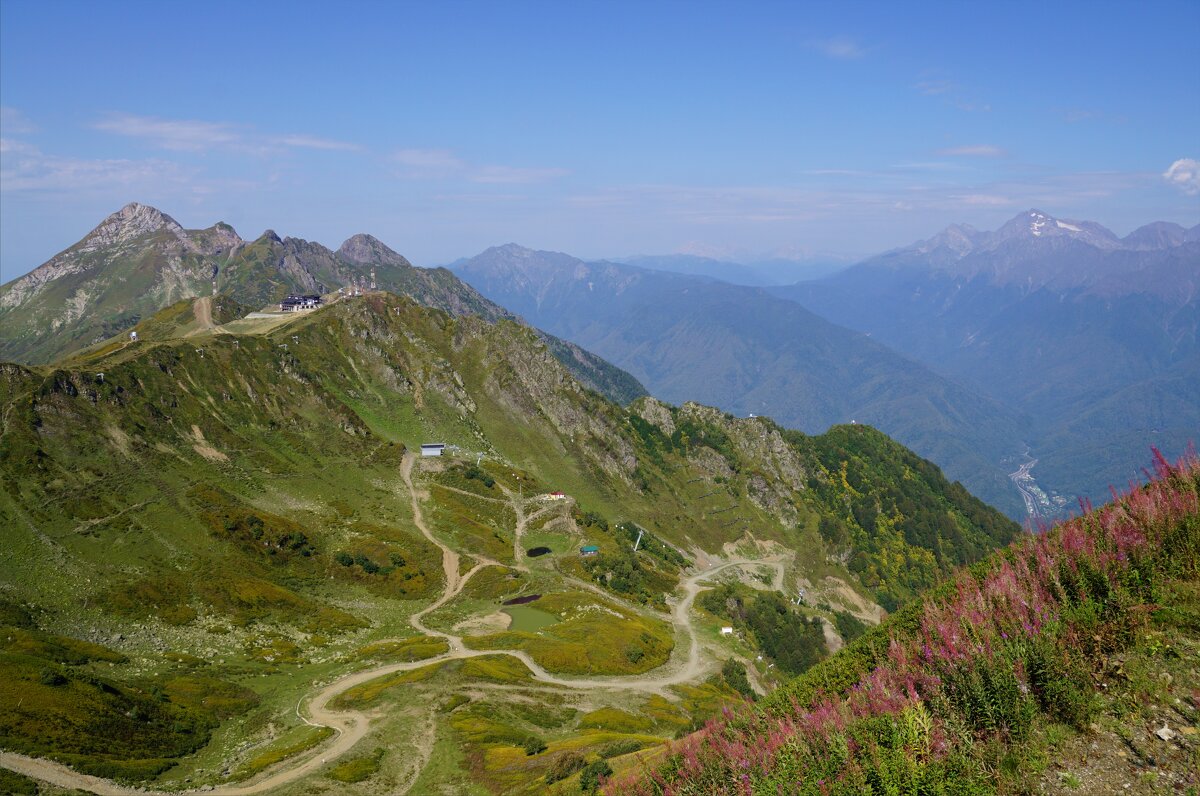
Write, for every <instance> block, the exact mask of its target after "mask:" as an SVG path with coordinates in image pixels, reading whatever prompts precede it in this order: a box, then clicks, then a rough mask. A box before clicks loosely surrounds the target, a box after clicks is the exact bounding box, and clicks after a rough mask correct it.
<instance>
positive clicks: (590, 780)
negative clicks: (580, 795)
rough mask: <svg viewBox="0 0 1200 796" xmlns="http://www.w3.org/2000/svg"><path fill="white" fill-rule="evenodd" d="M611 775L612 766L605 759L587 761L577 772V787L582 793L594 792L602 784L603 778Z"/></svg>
mask: <svg viewBox="0 0 1200 796" xmlns="http://www.w3.org/2000/svg"><path fill="white" fill-rule="evenodd" d="M611 776H612V767H611V766H610V765H609V764H608V761H607V760H597V761H596V762H595V763H588V764H587V765H586V766H584V767H583V771H581V772H580V773H579V789H580V790H581V791H583V792H584V793H595V792H596V791H597V790H599V788H600V786H601V785H603V784H604V780H606V779H607V778H608V777H611Z"/></svg>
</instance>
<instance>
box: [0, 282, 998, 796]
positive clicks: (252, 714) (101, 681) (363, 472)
mask: <svg viewBox="0 0 1200 796" xmlns="http://www.w3.org/2000/svg"><path fill="white" fill-rule="evenodd" d="M235 314H236V313H235ZM192 315H193V319H192V320H189V318H188V307H187V306H186V305H178V306H173V307H169V308H168V309H166V310H164V311H163V312H162V313H160V314H159V315H158V316H156V317H155V318H152V319H149V320H146V321H143V322H142V326H141V327H139V328H141V329H143V330H144V331H145V335H144V336H142V339H140V340H138V341H136V342H131V341H130V340H129V339H128V337H127V336H124V335H122V336H119V337H117V338H115V339H113V340H112V341H110V342H108V343H106V344H102V345H100V346H98V347H96V348H94V349H91V350H88V351H86V352H82V353H81V354H79V355H78V356H76V357H75V358H73V359H72V360H70V361H69V362H66V363H64V364H61V365H59V366H45V367H32V368H31V367H26V366H21V365H15V364H8V365H3V366H0V422H2V426H0V442H2V444H0V472H2V473H3V483H4V490H3V493H2V494H0V524H2V527H3V528H4V542H5V544H4V554H3V555H2V556H0V584H3V587H2V589H0V599H2V600H3V604H4V606H5V608H4V611H5V613H4V615H3V616H2V617H0V621H3V623H4V624H5V626H6V630H7V633H6V634H5V633H0V638H7V639H8V640H7V642H6V646H4V647H3V648H2V649H0V667H3V668H4V672H3V676H0V681H2V682H4V683H6V686H5V688H6V689H7V690H6V691H5V692H4V693H3V694H2V695H0V704H3V705H4V707H5V710H4V711H3V718H0V748H4V749H7V750H10V751H14V752H21V753H24V754H28V755H33V756H35V757H49V758H53V759H54V760H58V761H61V762H63V763H66V764H68V765H70V766H72V767H74V768H75V769H76V770H80V771H87V772H92V773H96V774H100V775H102V776H109V777H116V778H118V779H123V780H131V781H137V782H142V783H148V784H151V785H153V786H154V787H162V788H167V789H173V788H180V787H183V786H184V785H187V784H213V785H219V784H221V783H225V782H228V781H230V780H231V779H233V780H238V779H245V778H251V781H253V782H263V781H266V782H277V784H278V791H279V792H284V793H288V792H295V793H301V792H304V793H311V792H317V791H319V790H321V789H323V788H333V787H335V785H334V783H342V784H338V785H336V787H338V788H342V787H351V786H350V785H345V784H344V779H342V778H349V781H353V782H358V781H359V780H357V779H355V778H356V777H359V776H360V774H361V775H362V779H361V782H363V783H365V784H363V785H361V787H363V788H369V787H374V786H379V785H380V784H384V785H387V783H391V784H390V785H387V786H388V787H397V788H399V787H400V786H401V785H405V784H407V785H412V786H413V787H414V789H415V790H414V792H422V789H425V790H432V789H435V788H441V787H452V788H453V787H458V786H461V789H462V792H473V791H472V789H474V791H475V792H521V791H528V792H543V791H544V789H545V788H546V787H547V786H548V785H549V784H550V783H551V782H552V781H553V782H560V783H564V784H562V785H561V786H560V785H556V786H555V787H568V786H570V787H574V784H573V783H576V782H578V780H579V771H580V769H581V768H583V767H584V766H586V765H588V764H590V763H592V762H594V761H595V760H597V759H608V758H612V759H615V758H616V757H619V756H622V755H626V754H628V753H630V752H632V751H635V750H639V749H644V748H648V747H652V746H656V745H658V744H661V743H662V742H663V741H664V740H666V739H669V738H671V737H673V736H674V735H675V734H676V733H678V732H680V731H684V730H686V729H688V728H689V727H690V726H692V723H693V722H694V721H696V720H697V718H698V717H704V716H707V715H711V714H712V713H714V712H715V711H718V710H719V709H720V706H721V705H722V704H729V703H730V702H731V701H736V700H737V699H739V698H740V696H739V693H740V692H744V691H745V690H746V689H747V688H748V687H750V684H751V682H752V683H753V686H754V687H755V688H757V689H759V690H763V691H765V690H768V689H770V688H771V687H772V686H773V684H774V683H776V682H778V681H779V678H778V669H777V668H772V664H773V663H774V660H775V657H774V656H779V655H781V654H782V653H780V652H779V651H778V650H775V648H774V647H772V646H771V643H770V639H769V638H767V637H765V636H762V635H761V634H760V635H758V636H756V635H754V633H753V632H750V631H747V632H744V633H743V632H741V631H739V632H738V633H736V634H734V635H732V636H722V635H721V634H720V633H719V632H718V631H719V629H720V626H721V625H722V624H725V623H726V620H725V619H724V618H723V617H722V616H719V615H718V614H716V613H712V612H710V611H708V610H707V609H705V608H702V607H700V606H699V605H697V606H695V607H694V608H693V607H692V605H691V599H692V597H693V596H694V594H695V592H696V591H698V590H699V589H700V588H701V586H700V584H701V583H705V584H710V583H717V582H724V583H728V584H730V585H731V586H733V587H734V588H737V589H751V590H753V593H754V594H762V595H763V597H762V599H764V600H767V599H775V598H774V597H772V598H768V597H767V596H766V595H776V596H777V597H778V598H779V599H780V604H781V605H783V606H785V608H784V613H783V614H781V615H780V616H781V619H780V620H779V621H782V623H783V624H782V625H781V627H783V628H787V627H792V626H793V625H794V623H796V622H807V623H810V624H811V626H812V627H814V628H816V629H817V630H819V631H821V632H820V637H819V638H816V639H814V641H813V645H812V652H813V658H812V659H813V660H816V659H819V658H820V657H822V656H823V655H824V654H825V653H826V651H827V648H828V644H830V643H835V642H836V643H841V639H840V637H839V633H838V631H837V630H836V628H846V627H850V626H851V625H850V624H848V622H849V623H854V622H867V623H870V622H872V621H874V620H875V619H876V618H877V617H878V615H879V609H878V607H877V603H880V602H882V603H884V604H885V605H889V606H891V605H896V604H900V603H902V602H904V601H907V600H909V599H911V598H912V597H913V595H915V594H916V593H917V591H918V590H919V589H921V588H924V587H925V586H926V585H927V584H928V583H931V582H933V581H934V580H936V579H937V578H938V577H940V576H941V575H942V574H944V573H947V572H949V571H950V570H951V569H952V568H953V567H954V566H955V565H956V564H958V563H961V562H964V561H971V560H975V559H976V558H978V557H979V556H980V555H982V554H983V553H985V552H986V551H987V550H989V549H992V548H993V547H995V546H997V545H999V544H1003V543H1006V542H1007V541H1008V540H1010V539H1012V538H1013V537H1014V536H1015V534H1016V533H1017V532H1018V529H1017V527H1016V526H1015V525H1013V524H1012V523H1011V522H1009V521H1007V520H1005V519H1004V518H1003V517H1001V516H1000V515H999V514H997V513H996V512H995V511H993V510H991V509H989V508H987V507H985V506H984V505H983V504H981V503H979V502H978V501H977V500H975V499H974V498H972V497H971V496H970V495H968V494H967V493H966V492H965V490H963V489H962V488H961V487H959V486H957V485H955V484H950V483H948V482H947V481H946V480H945V479H944V478H943V477H942V475H941V473H940V472H939V471H938V470H937V468H936V467H934V466H933V465H931V464H929V463H928V462H926V461H924V460H921V459H920V458H918V457H916V456H914V455H913V454H911V453H910V452H908V451H907V450H905V449H904V448H902V447H901V446H899V445H897V444H896V443H894V442H892V441H891V440H889V439H887V438H886V437H885V436H883V435H882V434H880V433H879V432H877V431H874V430H873V429H870V428H868V427H865V426H846V427H840V428H837V429H834V430H833V431H831V432H830V434H828V435H825V436H822V437H807V436H805V435H803V434H799V433H797V432H790V431H785V430H783V429H780V428H779V427H777V426H775V425H774V424H773V423H772V422H771V421H769V420H767V419H763V418H755V419H737V418H733V417H732V416H730V415H726V414H724V413H721V412H719V411H717V410H714V409H710V408H707V407H703V406H699V405H696V404H687V405H684V406H682V407H673V406H669V405H666V404H663V403H661V402H658V401H655V400H653V399H650V398H642V399H639V400H637V401H635V402H634V403H633V404H631V405H630V406H629V407H627V408H626V407H622V406H620V405H619V404H616V403H613V402H611V401H609V400H608V399H606V398H604V397H602V396H601V395H599V394H598V393H596V392H592V391H590V390H588V389H585V388H584V387H582V386H581V385H580V384H579V382H578V381H576V380H575V378H574V377H573V376H572V375H571V374H570V373H569V371H568V370H567V369H566V368H565V367H564V365H563V364H562V363H561V362H560V361H559V360H558V359H557V358H556V357H555V356H554V355H553V353H552V352H551V350H550V349H549V348H548V347H547V346H546V345H545V343H543V342H542V340H541V339H540V338H539V336H538V335H537V334H536V333H535V332H534V331H533V330H530V329H529V328H528V327H524V326H522V325H520V324H518V323H516V322H513V321H509V320H502V321H500V322H499V323H489V322H487V321H485V320H483V319H480V318H478V317H475V316H465V317H454V316H452V315H450V314H447V313H446V312H442V311H440V310H434V309H429V308H425V307H422V306H420V305H419V304H417V303H416V302H414V301H413V300H411V299H408V298H403V297H397V296H392V295H388V294H382V293H373V294H369V295H367V296H364V297H362V298H358V299H346V300H343V301H340V302H336V303H334V304H332V305H330V306H328V307H326V308H324V309H321V310H318V311H315V312H312V313H306V314H303V315H298V316H294V317H289V318H282V319H257V320H256V319H248V320H236V321H230V322H227V323H225V324H224V325H223V326H220V327H218V328H214V329H207V330H204V329H200V330H197V329H196V328H195V327H194V325H193V321H194V316H195V311H194V308H193V312H192ZM172 330H176V331H175V332H173V331H172ZM177 332H182V333H184V334H188V335H190V336H187V337H183V338H179V337H173V336H172V335H173V334H174V333H177ZM429 441H439V442H445V443H447V444H449V445H450V446H452V447H451V449H450V451H449V453H448V455H447V456H445V457H443V458H440V459H433V460H424V461H422V460H420V459H419V457H416V456H415V455H414V453H413V452H414V451H415V450H416V448H417V447H418V446H419V444H420V443H423V442H429ZM552 491H561V492H564V493H565V497H564V498H563V499H561V500H546V499H544V498H543V497H541V496H542V495H545V494H547V493H550V492H552ZM635 544H636V545H637V548H638V549H637V551H636V552H634V550H633V547H634V545H635ZM583 545H594V546H595V547H596V548H597V549H598V552H597V553H596V554H595V555H594V556H591V557H583V556H580V555H579V551H580V549H581V546H583ZM542 548H544V549H545V550H546V553H545V554H544V555H541V554H539V555H537V556H536V557H535V556H534V555H533V553H532V552H531V551H534V550H538V549H542ZM800 588H804V589H805V590H806V599H805V601H804V604H803V605H801V606H793V605H791V604H790V602H789V600H790V599H791V598H792V597H793V596H794V595H795V594H796V593H797V590H798V589H800ZM689 595H691V596H689ZM513 599H516V600H517V602H516V603H514V604H513V605H511V606H505V605H502V603H504V602H505V601H508V600H513ZM766 604H767V603H764V604H763V605H766ZM855 617H857V619H856V618H855ZM764 627H765V625H764ZM764 632H765V631H764ZM780 632H791V631H790V630H781V631H780ZM830 639H832V640H833V641H830ZM836 643H835V645H836ZM758 655H764V656H765V657H764V659H761V660H758V659H756V656H758ZM726 660H733V661H735V662H740V663H737V665H733V664H730V665H727V666H724V667H723V666H722V661H726ZM779 660H782V658H779ZM739 666H740V667H741V668H740V669H739ZM722 671H725V673H724V674H722V673H721V672H722ZM739 671H740V672H742V673H741V674H739ZM355 672H362V673H363V676H364V677H365V678H366V679H364V680H363V681H362V682H361V683H359V684H358V685H354V686H353V687H351V686H350V685H349V684H348V685H346V686H344V687H343V686H336V687H335V686H331V687H330V688H336V690H334V691H329V690H328V689H326V691H328V693H326V692H325V691H321V690H320V689H318V688H317V687H316V686H315V685H314V684H316V683H330V682H331V681H334V680H336V679H337V678H339V677H343V676H349V675H352V674H353V673H355ZM597 677H598V678H599V679H595V678H597ZM747 677H748V678H749V680H747ZM614 678H615V680H614ZM610 682H611V683H612V684H609V683H610ZM480 683H483V684H487V683H492V684H500V685H505V686H512V685H515V686H518V687H519V688H520V689H525V696H522V693H521V692H520V691H517V692H509V691H504V690H500V691H494V692H493V691H489V690H487V689H483V690H480V686H479V685H478V684H480ZM397 686H403V689H398V688H397ZM529 694H533V695H535V696H536V697H537V699H539V700H543V701H545V704H546V707H545V708H544V709H540V710H537V711H535V710H533V709H532V708H530V707H529V705H528V702H527V699H528V695H529ZM522 700H526V701H522ZM298 703H299V704H300V705H301V707H302V709H303V710H305V711H308V712H309V713H310V715H312V716H313V717H314V718H316V719H319V721H315V722H314V723H317V724H320V723H322V722H325V726H340V725H338V724H337V723H336V722H338V721H343V720H349V719H342V718H336V719H335V718H329V719H321V716H323V715H325V714H324V713H321V712H320V711H326V712H329V711H331V712H332V713H330V715H331V716H336V717H342V716H347V715H349V716H355V715H358V714H357V713H354V712H353V711H361V710H370V711H371V712H372V715H375V716H377V718H374V719H368V718H361V719H355V721H361V722H362V726H365V727H367V728H368V739H367V740H363V741H361V742H354V741H353V740H352V741H346V740H345V739H347V738H351V736H352V734H346V733H343V734H342V735H335V736H332V737H330V736H329V734H328V731H327V730H319V729H315V728H311V727H308V726H307V725H306V724H305V723H304V722H303V721H301V719H300V716H299V714H298V713H297V710H298V708H297V705H298ZM347 711H350V713H347ZM380 711H382V712H380ZM108 737H112V738H115V739H119V743H116V742H114V743H112V744H106V745H97V743H96V739H98V738H108ZM420 738H430V739H433V740H431V741H430V743H432V744H433V745H432V747H428V748H426V747H424V746H422V745H421V743H417V741H415V740H414V739H420ZM341 743H350V744H351V745H350V746H347V747H345V748H342V747H340V746H338V744H341ZM413 743H417V746H416V747H413V746H412V744H413ZM376 747H378V748H380V749H383V750H384V751H383V752H381V753H380V754H379V755H378V756H373V755H374V754H375V753H374V752H372V751H371V750H373V749H375V748H376ZM531 750H532V751H531ZM316 754H321V755H323V756H325V757H327V758H328V759H329V760H330V763H329V765H328V766H327V767H325V768H321V767H320V766H318V767H317V768H318V769H320V770H319V771H318V772H317V773H314V774H304V775H303V776H302V775H301V774H302V772H299V769H297V765H298V763H297V761H303V760H306V759H308V758H309V757H311V756H313V755H316ZM413 761H423V762H420V764H419V765H416V766H415V767H414V766H413V765H412V763H413ZM577 761H578V765H577ZM0 762H4V764H5V766H8V764H9V761H6V760H4V759H3V758H0ZM13 765H17V764H16V763H14V764H13ZM364 772H365V773H364ZM272 778H278V779H272ZM320 783H325V784H320ZM372 783H374V785H372ZM454 783H458V785H455V784H454ZM355 787H358V786H355ZM481 789H482V790H481ZM364 792H366V791H364Z"/></svg>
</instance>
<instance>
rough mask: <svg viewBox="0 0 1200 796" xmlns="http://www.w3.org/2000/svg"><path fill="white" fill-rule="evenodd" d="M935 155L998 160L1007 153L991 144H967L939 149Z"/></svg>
mask: <svg viewBox="0 0 1200 796" xmlns="http://www.w3.org/2000/svg"><path fill="white" fill-rule="evenodd" d="M937 154H939V155H943V156H947V157H973V158H999V157H1004V156H1005V155H1007V154H1008V153H1007V152H1006V151H1005V150H1004V149H1002V148H1000V147H998V146H995V145H993V144H968V145H966V146H955V147H949V148H947V149H939V150H938V151H937Z"/></svg>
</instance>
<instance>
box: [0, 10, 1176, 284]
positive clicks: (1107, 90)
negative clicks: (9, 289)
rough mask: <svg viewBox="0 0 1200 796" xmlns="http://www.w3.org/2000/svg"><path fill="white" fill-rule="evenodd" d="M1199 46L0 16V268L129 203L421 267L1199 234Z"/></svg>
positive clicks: (1171, 37)
mask: <svg viewBox="0 0 1200 796" xmlns="http://www.w3.org/2000/svg"><path fill="white" fill-rule="evenodd" d="M1197 41H1200V3H1198V2H1195V0H1188V1H1187V2H1175V3H1173V2H1142V3H1132V2H1131V3H1117V2H1102V3H1096V2H1094V1H1093V2H1082V3H1071V2H1061V3H1044V2H1042V3H1028V4H1025V3H982V2H978V3H977V2H966V3H916V2H904V3H895V2H887V3H838V4H833V3H821V4H817V3H813V4H806V3H799V2H789V3H745V2H742V3H717V2H710V3H646V2H639V3H616V2H606V3H594V4H593V3H583V2H580V3H562V2H545V3H455V2H444V3H421V4H418V3H382V2H378V3H376V2H372V3H339V4H332V3H304V2H292V3H268V2H255V3H221V2H205V3H194V4H192V3H184V2H171V3H163V2H154V3H133V2H123V3H122V2H118V3H104V4H100V3H92V2H89V3H83V2H55V3H46V2H30V1H29V0H4V2H2V3H0V105H2V106H3V116H2V118H0V138H2V139H3V144H2V145H0V267H2V271H3V273H2V279H3V280H5V281H7V280H9V279H12V278H15V277H16V276H19V275H20V274H22V273H24V272H26V271H28V270H30V269H31V268H33V267H34V266H36V265H38V264H39V263H41V262H43V261H44V260H46V259H48V258H49V257H50V256H52V255H53V254H54V253H56V252H57V251H59V250H60V249H62V248H65V247H66V246H68V245H70V244H71V243H73V242H74V241H76V240H78V239H79V238H80V237H81V236H82V235H84V234H85V233H86V232H87V231H88V230H89V229H90V228H91V227H93V226H94V225H95V224H96V223H98V222H99V221H100V219H102V218H103V217H104V216H105V215H107V214H108V213H110V212H112V211H114V210H116V209H117V208H119V207H120V206H121V205H123V204H125V203H126V202H129V201H141V202H146V203H150V204H153V205H155V206H157V207H159V208H161V209H162V210H164V211H166V212H167V213H170V214H171V215H173V216H174V217H175V218H177V219H178V220H179V221H180V222H181V223H183V224H184V225H185V226H188V227H202V226H208V225H210V224H212V223H214V222H216V221H218V220H224V221H228V222H229V223H231V224H233V225H234V226H235V227H236V228H237V229H238V231H239V232H240V233H241V234H242V236H243V237H251V238H252V237H255V236H257V235H258V234H259V233H261V232H262V231H263V230H264V229H266V228H268V227H269V228H274V229H275V230H277V231H278V232H279V233H280V234H285V235H293V236H298V237H304V238H308V239H310V240H318V241H321V242H323V243H325V244H327V245H330V246H337V245H338V244H339V243H340V242H341V241H342V240H343V239H345V238H346V237H348V236H349V235H351V234H353V233H356V232H361V231H366V232H371V233H372V234H374V235H376V236H377V237H379V238H381V239H382V240H383V241H384V242H386V243H388V244H389V245H391V246H392V247H393V248H395V249H396V250H398V251H400V252H401V253H403V254H405V255H407V256H408V257H410V258H411V259H412V260H413V261H414V262H416V263H418V264H422V265H430V264H437V263H443V262H447V261H450V260H453V259H455V258H457V257H460V256H468V255H471V254H474V253H477V252H478V251H480V250H482V249H483V248H485V247H487V246H490V245H494V244H499V243H505V242H509V241H516V242H519V243H523V244H525V245H528V246H533V247H537V248H551V249H558V250H563V251H568V252H571V253H573V254H577V255H579V256H583V257H603V256H621V255H629V254H635V253H667V252H676V251H687V252H693V253H706V254H713V255H717V256H727V257H734V258H742V259H746V258H750V257H756V256H769V255H780V254H783V255H793V256H803V255H820V254H826V253H833V254H838V255H843V256H856V255H865V254H870V253H874V252H876V251H879V250H882V249H886V248H890V247H893V246H898V245H903V244H906V243H909V242H911V241H913V240H916V239H918V238H922V237H928V236H929V235H931V234H933V233H935V232H936V231H937V230H939V229H941V228H942V227H944V226H946V225H947V224H950V223H953V222H969V223H972V224H975V225H976V226H979V227H984V228H991V227H995V226H998V225H999V224H1001V223H1003V221H1005V220H1006V219H1008V218H1009V217H1011V216H1013V215H1015V214H1016V213H1017V212H1019V211H1021V210H1024V209H1028V208H1029V207H1038V208H1039V209H1042V210H1045V211H1047V212H1049V213H1052V214H1054V215H1057V216H1061V217H1067V218H1085V219H1090V220H1096V221H1099V222H1101V223H1103V224H1106V225H1108V226H1110V227H1111V228H1113V229H1114V230H1115V231H1116V232H1118V233H1119V234H1125V233H1127V232H1129V231H1130V230H1132V229H1133V228H1135V227H1137V226H1140V225H1141V224H1143V223H1146V222H1148V221H1152V220H1160V219H1161V220H1169V221H1177V222H1179V223H1183V224H1185V225H1188V226H1191V225H1193V224H1195V223H1197V222H1200V164H1197V163H1196V162H1195V161H1197V160H1200V56H1198V55H1197V50H1196V42H1197ZM1173 166H1174V168H1172V167H1173Z"/></svg>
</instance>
